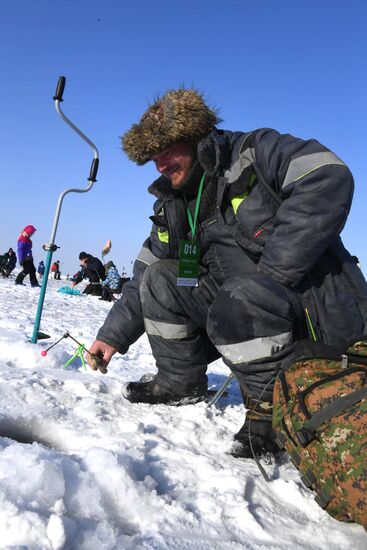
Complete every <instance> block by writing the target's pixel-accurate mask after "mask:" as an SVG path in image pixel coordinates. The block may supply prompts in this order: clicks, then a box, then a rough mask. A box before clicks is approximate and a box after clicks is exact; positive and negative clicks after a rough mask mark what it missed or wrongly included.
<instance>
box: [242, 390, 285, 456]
mask: <svg viewBox="0 0 367 550" xmlns="http://www.w3.org/2000/svg"><path fill="white" fill-rule="evenodd" d="M246 407H247V408H248V409H249V410H248V411H247V414H246V420H245V423H244V425H243V426H242V428H241V429H240V431H239V432H237V433H236V435H235V436H234V440H235V444H234V446H233V448H232V451H231V454H232V455H233V456H235V457H238V458H254V455H255V456H257V457H260V456H263V455H265V454H267V453H271V454H273V455H278V454H279V453H280V450H279V447H278V445H277V444H276V443H275V435H274V432H273V427H272V412H273V407H272V405H271V404H270V403H267V402H264V401H260V402H256V406H254V402H253V401H252V400H251V399H250V398H248V397H247V398H246ZM251 446H252V449H251Z"/></svg>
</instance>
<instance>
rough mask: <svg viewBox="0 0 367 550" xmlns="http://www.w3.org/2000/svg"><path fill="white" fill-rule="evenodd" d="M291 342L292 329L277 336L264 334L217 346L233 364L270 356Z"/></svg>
mask: <svg viewBox="0 0 367 550" xmlns="http://www.w3.org/2000/svg"><path fill="white" fill-rule="evenodd" d="M291 342H292V332H291V331H290V332H283V333H282V334H276V335H275V336H262V337H260V338H254V339H253V340H247V341H245V342H239V343H238V344H223V345H220V346H218V345H216V346H215V347H216V348H217V350H218V351H219V353H220V354H221V355H222V356H223V357H224V359H226V360H227V361H229V362H230V363H232V365H238V364H239V363H248V362H249V361H255V360H256V359H261V358H263V357H270V356H271V355H273V354H274V353H276V352H277V351H279V350H280V349H281V348H283V347H284V346H286V345H287V344H290V343H291Z"/></svg>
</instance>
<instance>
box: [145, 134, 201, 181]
mask: <svg viewBox="0 0 367 550" xmlns="http://www.w3.org/2000/svg"><path fill="white" fill-rule="evenodd" d="M152 160H153V162H154V163H155V166H156V168H157V170H158V172H159V173H160V174H163V175H164V176H166V177H167V178H169V179H170V180H171V185H172V187H179V186H180V185H181V183H183V182H184V181H185V179H186V178H187V176H188V175H189V173H190V170H191V168H192V165H193V164H194V160H195V154H194V149H193V147H191V146H190V145H188V144H187V143H176V144H175V145H172V147H169V148H168V149H166V150H165V151H163V152H162V153H159V154H158V155H154V156H153V157H152Z"/></svg>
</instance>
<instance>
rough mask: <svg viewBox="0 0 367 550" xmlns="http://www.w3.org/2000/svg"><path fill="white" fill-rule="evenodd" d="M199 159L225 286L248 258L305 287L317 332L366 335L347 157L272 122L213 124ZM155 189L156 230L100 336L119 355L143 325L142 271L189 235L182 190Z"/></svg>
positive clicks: (334, 338)
mask: <svg viewBox="0 0 367 550" xmlns="http://www.w3.org/2000/svg"><path fill="white" fill-rule="evenodd" d="M198 159H199V162H200V164H201V166H202V168H203V169H204V170H205V173H206V180H207V184H206V187H205V189H204V192H205V191H206V192H207V194H208V196H209V200H207V201H206V208H205V209H204V214H202V215H201V217H200V218H199V222H200V223H199V228H198V239H199V241H200V244H201V248H202V253H201V263H202V266H203V269H205V270H209V271H210V273H211V274H212V276H213V277H214V278H215V279H216V280H217V281H218V283H219V284H221V283H222V282H223V281H224V280H226V279H228V278H229V277H231V276H233V275H239V274H241V272H244V271H243V270H244V269H245V266H246V265H247V264H248V258H251V259H252V261H253V262H254V263H255V264H256V265H257V269H258V270H259V271H262V272H264V273H266V274H268V275H269V276H271V277H273V278H274V279H275V280H277V281H279V282H280V283H282V284H283V285H285V286H287V287H290V288H292V289H293V290H294V291H295V292H296V293H297V294H298V295H299V297H300V300H301V301H302V303H303V305H304V308H307V310H308V312H309V315H310V318H311V319H312V322H313V325H314V329H315V333H316V336H317V338H318V339H319V340H321V341H324V342H326V343H328V344H336V343H338V345H340V341H344V342H345V343H346V344H347V343H349V342H351V341H355V340H356V339H360V338H362V336H366V334H367V331H366V327H367V284H366V282H365V280H364V278H363V276H362V273H361V271H360V270H359V268H358V267H357V265H356V263H355V261H354V260H353V259H352V257H351V256H350V254H349V253H348V252H347V251H346V250H345V248H344V247H343V244H342V242H341V240H340V238H339V234H340V232H341V231H342V229H343V227H344V224H345V221H346V219H347V216H348V213H349V209H350V205H351V200H352V195H353V177H352V175H351V173H350V171H349V169H348V168H347V166H346V165H345V164H344V162H343V161H342V160H341V159H339V158H338V157H337V156H336V155H335V154H334V153H332V152H331V151H329V150H328V149H327V148H326V147H324V146H323V145H321V144H320V143H319V142H317V141H316V140H313V139H311V140H308V141H304V140H301V139H298V138H295V137H293V136H291V135H281V134H279V133H278V132H276V131H275V130H271V129H260V130H255V131H253V132H250V133H242V132H235V133H233V132H226V131H214V132H212V133H211V134H209V135H208V136H207V138H205V139H204V140H202V141H201V142H200V143H199V146H198ZM213 189H214V192H213ZM150 192H151V193H153V194H154V195H155V196H156V197H157V198H158V200H157V201H156V203H155V205H154V216H153V217H152V220H153V228H152V231H151V235H150V238H149V239H147V240H146V241H145V243H144V245H143V248H142V250H141V252H140V254H139V256H138V258H137V260H136V262H135V264H134V277H133V279H132V281H130V282H129V283H127V284H126V285H125V287H124V290H125V292H124V295H123V297H122V298H121V300H119V301H118V302H116V304H115V305H114V306H113V308H112V309H111V311H110V313H109V315H108V317H107V319H106V321H105V323H104V325H103V326H102V327H101V329H100V331H99V333H98V336H97V338H98V339H100V340H102V341H103V342H105V343H107V344H110V345H112V346H114V347H116V348H117V349H118V350H119V351H120V352H121V353H125V352H126V351H127V349H128V347H129V345H130V344H131V343H132V342H134V341H135V340H136V339H137V338H138V337H139V336H140V335H141V334H142V333H143V332H144V324H143V318H142V313H141V308H140V299H139V282H140V280H141V275H142V273H143V272H144V270H145V269H146V267H147V266H148V265H150V264H152V263H153V262H154V261H157V260H158V259H164V258H174V259H177V258H178V250H179V241H180V239H182V238H188V237H189V235H190V228H189V225H188V222H187V212H186V205H185V201H184V199H183V196H182V193H181V192H179V191H178V190H174V189H172V187H171V185H170V183H169V182H168V180H166V178H164V177H160V178H159V179H158V180H156V181H155V182H154V183H153V185H152V186H151V187H150ZM211 196H213V200H212V202H210V197H211ZM203 198H204V193H203ZM210 205H211V206H210ZM234 322H235V321H234Z"/></svg>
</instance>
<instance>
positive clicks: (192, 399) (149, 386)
mask: <svg viewBox="0 0 367 550" xmlns="http://www.w3.org/2000/svg"><path fill="white" fill-rule="evenodd" d="M144 380H146V378H145V375H144V376H143V378H142V379H141V380H140V381H139V382H129V383H128V384H126V385H125V386H124V387H123V388H122V395H123V396H124V397H125V399H127V400H128V401H130V402H131V403H150V404H152V405H155V404H158V403H164V404H166V405H174V406H176V407H178V406H181V405H193V404H195V403H199V402H200V401H204V400H205V399H206V397H207V389H206V387H205V388H204V387H194V388H192V389H191V390H190V391H187V392H182V393H181V392H180V393H178V392H175V391H171V390H169V389H168V388H165V387H163V386H161V385H160V384H159V383H158V382H156V380H155V378H153V380H149V381H144Z"/></svg>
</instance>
